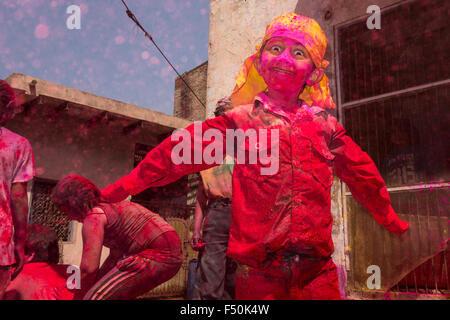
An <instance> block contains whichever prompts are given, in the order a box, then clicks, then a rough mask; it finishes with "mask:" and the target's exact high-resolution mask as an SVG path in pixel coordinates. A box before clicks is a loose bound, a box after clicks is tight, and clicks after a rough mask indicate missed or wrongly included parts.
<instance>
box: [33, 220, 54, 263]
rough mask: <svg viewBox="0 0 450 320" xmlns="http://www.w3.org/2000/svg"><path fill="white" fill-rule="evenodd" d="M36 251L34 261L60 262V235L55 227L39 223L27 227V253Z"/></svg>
mask: <svg viewBox="0 0 450 320" xmlns="http://www.w3.org/2000/svg"><path fill="white" fill-rule="evenodd" d="M32 253H34V257H33V260H32V262H47V263H55V264H56V263H58V262H59V245H58V236H57V235H56V232H55V231H53V229H51V228H49V227H45V226H41V225H38V224H31V225H29V226H28V227H27V240H26V242H25V254H32Z"/></svg>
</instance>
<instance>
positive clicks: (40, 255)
mask: <svg viewBox="0 0 450 320" xmlns="http://www.w3.org/2000/svg"><path fill="white" fill-rule="evenodd" d="M59 255H60V253H59V245H58V237H57V235H56V233H55V232H54V231H53V230H52V229H51V228H49V227H45V226H40V225H37V224H32V225H29V226H28V228H27V240H26V243H25V265H24V267H23V270H22V271H21V272H20V273H19V275H18V276H17V278H15V279H14V280H12V281H11V283H10V284H9V286H8V288H7V289H6V292H5V297H4V299H5V300H72V299H73V296H74V290H71V289H70V288H68V286H67V280H68V278H69V277H70V273H68V270H70V267H71V265H68V264H58V262H59Z"/></svg>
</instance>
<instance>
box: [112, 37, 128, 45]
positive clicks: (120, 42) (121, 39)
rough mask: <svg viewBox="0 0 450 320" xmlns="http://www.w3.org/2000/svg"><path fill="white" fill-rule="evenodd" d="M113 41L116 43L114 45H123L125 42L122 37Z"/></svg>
mask: <svg viewBox="0 0 450 320" xmlns="http://www.w3.org/2000/svg"><path fill="white" fill-rule="evenodd" d="M114 41H115V42H116V44H118V45H120V44H123V43H124V42H125V38H124V37H123V36H117V37H116V38H115V39H114Z"/></svg>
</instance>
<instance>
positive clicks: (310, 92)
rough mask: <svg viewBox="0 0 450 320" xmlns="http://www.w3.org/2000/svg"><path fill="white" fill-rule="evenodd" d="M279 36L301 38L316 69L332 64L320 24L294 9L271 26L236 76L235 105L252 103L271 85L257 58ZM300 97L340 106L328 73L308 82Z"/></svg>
mask: <svg viewBox="0 0 450 320" xmlns="http://www.w3.org/2000/svg"><path fill="white" fill-rule="evenodd" d="M275 36H285V37H289V38H291V39H294V40H297V41H299V42H300V43H301V44H302V45H303V46H304V47H305V48H306V49H307V50H308V53H309V54H310V56H311V59H312V60H313V62H314V65H315V66H316V68H326V67H327V66H328V64H329V63H328V61H327V60H325V59H323V57H324V55H325V49H326V48H327V38H326V36H325V34H324V33H323V31H322V29H321V28H320V26H319V24H318V23H317V22H316V21H315V20H314V19H311V18H308V17H304V16H301V15H299V14H296V13H293V12H291V13H287V14H284V15H281V16H279V17H277V18H275V19H274V20H273V21H272V22H271V23H269V24H268V25H267V27H266V34H265V36H264V38H263V40H262V42H261V44H260V45H259V46H257V47H256V50H257V52H256V53H255V54H254V55H252V56H250V57H248V58H247V59H245V61H244V64H243V65H242V67H241V69H240V71H239V73H238V75H237V77H236V87H235V88H234V90H233V93H232V94H231V96H230V100H231V102H232V103H233V105H234V106H238V105H242V104H249V103H252V102H253V99H254V97H255V96H256V95H257V94H258V93H260V92H262V91H264V90H265V89H266V88H267V84H266V83H265V81H264V79H263V78H262V76H261V75H260V74H259V73H258V71H257V70H256V68H255V66H254V64H253V61H254V60H255V59H256V58H258V57H259V54H260V49H261V48H262V47H263V46H264V45H265V44H266V42H267V41H268V40H269V39H270V38H272V37H275ZM299 98H300V99H302V100H304V101H305V102H306V103H307V104H308V105H310V106H313V105H314V106H319V107H321V108H335V107H336V106H335V104H334V102H333V99H332V98H331V93H330V87H329V84H328V78H327V76H326V75H324V76H323V78H322V80H321V81H320V82H319V83H317V84H315V85H308V84H307V85H305V88H304V89H303V91H302V92H301V93H300V95H299Z"/></svg>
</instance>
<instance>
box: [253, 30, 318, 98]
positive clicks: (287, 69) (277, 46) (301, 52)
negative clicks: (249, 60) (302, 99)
mask: <svg viewBox="0 0 450 320" xmlns="http://www.w3.org/2000/svg"><path fill="white" fill-rule="evenodd" d="M256 68H257V69H258V72H259V73H260V74H261V76H262V77H263V79H264V81H265V82H266V84H267V86H268V88H269V90H271V89H275V90H281V91H295V92H296V93H300V92H301V90H302V89H303V87H304V85H305V83H306V80H307V79H308V78H309V76H310V75H311V73H312V71H313V70H314V63H313V61H312V60H311V57H310V55H309V53H308V51H307V50H306V49H305V47H304V46H303V45H301V43H300V42H298V41H296V40H294V39H291V38H287V37H274V38H271V39H270V40H269V41H267V43H266V44H265V46H264V48H263V51H262V52H261V56H260V58H259V60H257V63H256Z"/></svg>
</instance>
